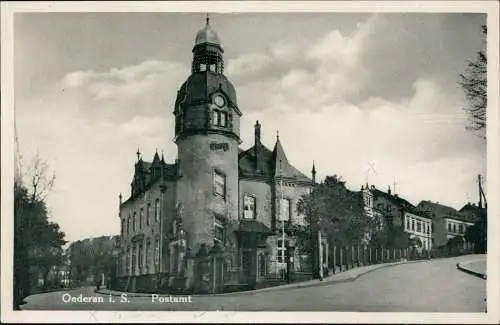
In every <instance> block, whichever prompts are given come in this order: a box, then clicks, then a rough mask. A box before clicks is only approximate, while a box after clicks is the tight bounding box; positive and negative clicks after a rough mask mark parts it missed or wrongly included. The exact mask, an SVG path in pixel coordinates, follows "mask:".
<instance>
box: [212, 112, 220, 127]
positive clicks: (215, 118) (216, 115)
mask: <svg viewBox="0 0 500 325" xmlns="http://www.w3.org/2000/svg"><path fill="white" fill-rule="evenodd" d="M219 113H220V112H219V111H213V113H212V115H213V117H212V119H213V121H212V122H213V124H214V125H219V123H220V122H219Z"/></svg>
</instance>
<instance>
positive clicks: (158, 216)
mask: <svg viewBox="0 0 500 325" xmlns="http://www.w3.org/2000/svg"><path fill="white" fill-rule="evenodd" d="M159 220H160V199H156V201H155V222H158V221H159Z"/></svg>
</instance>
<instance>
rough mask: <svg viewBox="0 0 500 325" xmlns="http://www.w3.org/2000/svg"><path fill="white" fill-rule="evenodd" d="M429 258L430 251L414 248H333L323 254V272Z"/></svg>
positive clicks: (355, 246) (360, 246)
mask: <svg viewBox="0 0 500 325" xmlns="http://www.w3.org/2000/svg"><path fill="white" fill-rule="evenodd" d="M430 258H431V252H430V251H428V250H418V249H416V248H394V247H371V246H362V245H352V246H333V247H330V249H328V252H323V267H324V269H323V272H324V273H327V274H329V273H337V272H342V271H345V270H348V269H352V268H355V267H360V266H365V265H372V264H382V263H393V262H400V261H404V260H421V259H430Z"/></svg>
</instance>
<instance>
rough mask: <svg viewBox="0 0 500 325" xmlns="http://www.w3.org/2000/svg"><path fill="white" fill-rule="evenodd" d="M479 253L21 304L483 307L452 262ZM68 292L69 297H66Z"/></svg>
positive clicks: (481, 287) (478, 287)
mask: <svg viewBox="0 0 500 325" xmlns="http://www.w3.org/2000/svg"><path fill="white" fill-rule="evenodd" d="M479 258H480V257H478V256H462V257H459V258H450V259H438V260H433V261H424V262H419V263H408V264H400V265H397V266H391V267H387V268H383V269H378V270H374V271H372V272H370V273H368V274H366V275H363V276H361V277H359V278H358V279H357V280H355V281H353V282H347V283H337V284H335V283H331V284H325V285H321V286H314V287H306V288H294V289H287V290H270V291H265V292H246V293H237V294H231V295H219V296H192V297H191V303H182V302H178V303H172V302H164V303H159V302H156V303H153V302H152V299H151V297H129V298H128V302H123V303H121V302H119V301H120V298H119V297H112V299H114V300H115V302H114V303H111V302H109V299H110V297H109V296H106V295H102V294H95V293H94V292H93V288H84V289H76V290H71V291H68V292H64V293H69V294H70V295H71V296H73V297H77V296H78V295H79V294H83V296H85V297H102V299H103V300H104V302H100V303H65V302H63V301H62V296H63V294H64V293H63V292H57V293H56V292H53V293H46V294H41V295H34V296H31V297H29V298H28V299H27V300H28V301H29V303H28V304H26V305H24V306H23V309H38V310H40V309H50V310H142V311H144V310H192V311H195V310H197V311H206V310H224V311H236V310H239V311H364V312H376V311H381V312H484V310H485V303H484V298H485V297H486V281H485V280H482V279H479V278H477V277H474V276H471V275H469V274H466V273H464V272H461V271H459V270H457V269H456V263H457V262H463V261H470V260H474V259H476V260H477V259H479ZM66 297H68V296H66Z"/></svg>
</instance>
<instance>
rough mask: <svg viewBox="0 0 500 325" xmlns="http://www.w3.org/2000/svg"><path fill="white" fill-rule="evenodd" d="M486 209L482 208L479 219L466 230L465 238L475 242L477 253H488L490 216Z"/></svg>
mask: <svg viewBox="0 0 500 325" xmlns="http://www.w3.org/2000/svg"><path fill="white" fill-rule="evenodd" d="M485 210H486V209H481V212H480V215H479V218H478V220H477V221H476V222H475V223H474V225H472V226H470V227H467V230H466V231H465V239H466V240H467V241H468V242H470V243H473V244H474V251H475V252H476V253H486V246H487V239H486V237H487V233H488V218H487V216H486V211H485Z"/></svg>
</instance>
